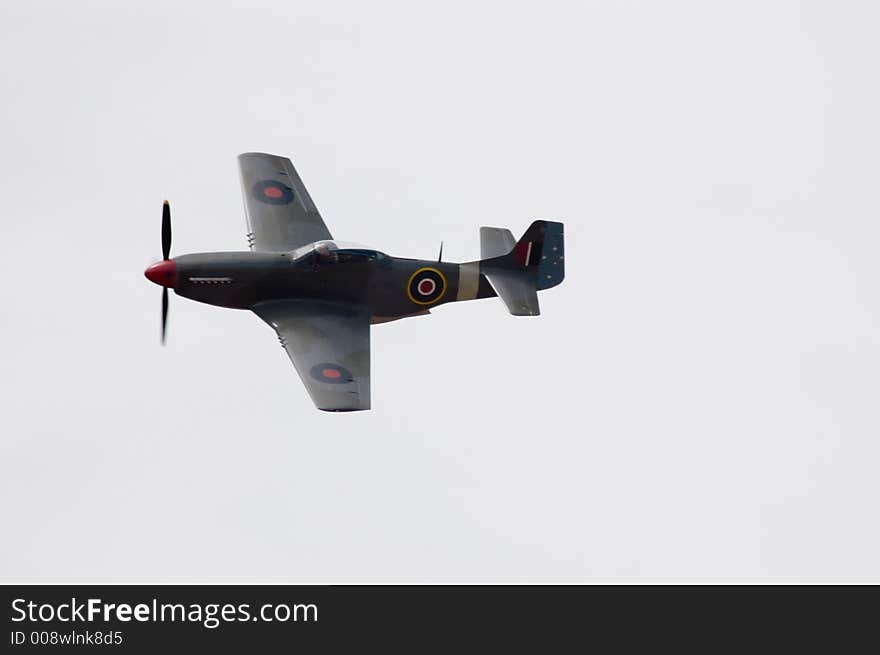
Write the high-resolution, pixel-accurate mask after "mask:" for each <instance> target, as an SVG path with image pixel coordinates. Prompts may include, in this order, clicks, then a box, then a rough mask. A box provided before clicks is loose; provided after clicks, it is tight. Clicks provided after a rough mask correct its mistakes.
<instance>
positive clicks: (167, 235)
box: [162, 200, 171, 259]
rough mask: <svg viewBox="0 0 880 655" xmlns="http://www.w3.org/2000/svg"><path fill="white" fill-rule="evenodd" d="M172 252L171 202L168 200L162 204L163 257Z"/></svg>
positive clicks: (165, 257)
mask: <svg viewBox="0 0 880 655" xmlns="http://www.w3.org/2000/svg"><path fill="white" fill-rule="evenodd" d="M170 254H171V204H170V203H169V202H168V201H167V200H166V201H165V202H164V204H163V205H162V259H168V255H170Z"/></svg>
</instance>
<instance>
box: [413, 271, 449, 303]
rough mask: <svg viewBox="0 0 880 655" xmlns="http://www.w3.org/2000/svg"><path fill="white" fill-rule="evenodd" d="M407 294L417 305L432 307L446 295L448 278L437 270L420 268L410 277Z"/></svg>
mask: <svg viewBox="0 0 880 655" xmlns="http://www.w3.org/2000/svg"><path fill="white" fill-rule="evenodd" d="M406 293H407V295H408V296H409V299H410V300H412V301H413V302H414V303H416V304H417V305H430V304H432V303H435V302H437V301H438V300H440V299H441V298H442V297H443V294H444V293H446V278H445V277H444V276H443V273H441V272H440V271H438V270H437V269H436V268H420V269H419V270H417V271H416V272H415V273H413V274H412V275H411V276H410V278H409V282H408V283H407V285H406Z"/></svg>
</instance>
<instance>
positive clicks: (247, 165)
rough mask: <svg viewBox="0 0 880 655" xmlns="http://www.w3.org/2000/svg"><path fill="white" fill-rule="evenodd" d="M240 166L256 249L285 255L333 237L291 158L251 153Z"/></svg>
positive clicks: (250, 235)
mask: <svg viewBox="0 0 880 655" xmlns="http://www.w3.org/2000/svg"><path fill="white" fill-rule="evenodd" d="M238 166H239V173H240V174H241V191H242V195H243V196H244V208H245V213H246V215H247V224H248V241H249V242H250V247H251V249H252V250H259V251H264V252H285V251H288V250H293V249H295V248H298V247H300V246H304V245H306V244H307V243H312V242H313V241H322V240H325V239H332V238H333V237H332V236H331V235H330V231H329V230H328V229H327V226H326V225H324V220H323V219H322V218H321V214H320V213H318V208H317V207H316V206H315V203H314V202H312V198H311V196H309V192H308V191H307V190H306V187H305V185H304V184H303V182H302V180H301V179H300V177H299V175H298V174H297V172H296V169H295V168H294V167H293V163H291V161H290V160H289V159H287V158H286V157H278V156H276V155H268V154H264V153H260V152H248V153H245V154H243V155H239V156H238Z"/></svg>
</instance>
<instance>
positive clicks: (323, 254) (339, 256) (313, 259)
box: [290, 241, 385, 264]
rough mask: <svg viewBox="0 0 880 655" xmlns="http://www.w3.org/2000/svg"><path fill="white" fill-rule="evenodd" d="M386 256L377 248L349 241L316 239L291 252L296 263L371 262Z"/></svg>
mask: <svg viewBox="0 0 880 655" xmlns="http://www.w3.org/2000/svg"><path fill="white" fill-rule="evenodd" d="M383 258H385V255H384V254H383V253H381V252H379V251H377V250H373V249H372V248H368V247H367V246H362V245H360V244H357V243H349V242H347V241H316V242H315V243H309V244H307V245H305V246H301V247H299V248H297V249H296V250H292V251H291V252H290V259H291V261H292V262H293V263H294V264H301V263H309V264H312V263H315V264H325V263H326V264H341V263H348V262H370V261H378V260H380V259H383Z"/></svg>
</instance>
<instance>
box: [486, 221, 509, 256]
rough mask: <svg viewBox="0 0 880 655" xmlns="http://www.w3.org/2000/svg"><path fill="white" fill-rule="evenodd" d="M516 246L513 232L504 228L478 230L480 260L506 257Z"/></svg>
mask: <svg viewBox="0 0 880 655" xmlns="http://www.w3.org/2000/svg"><path fill="white" fill-rule="evenodd" d="M515 246H516V239H514V238H513V232H511V231H510V230H508V229H507V228H505V227H481V228H480V259H492V258H493V257H501V255H506V254H507V253H509V252H510V251H511V250H513V249H514V247H515Z"/></svg>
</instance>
